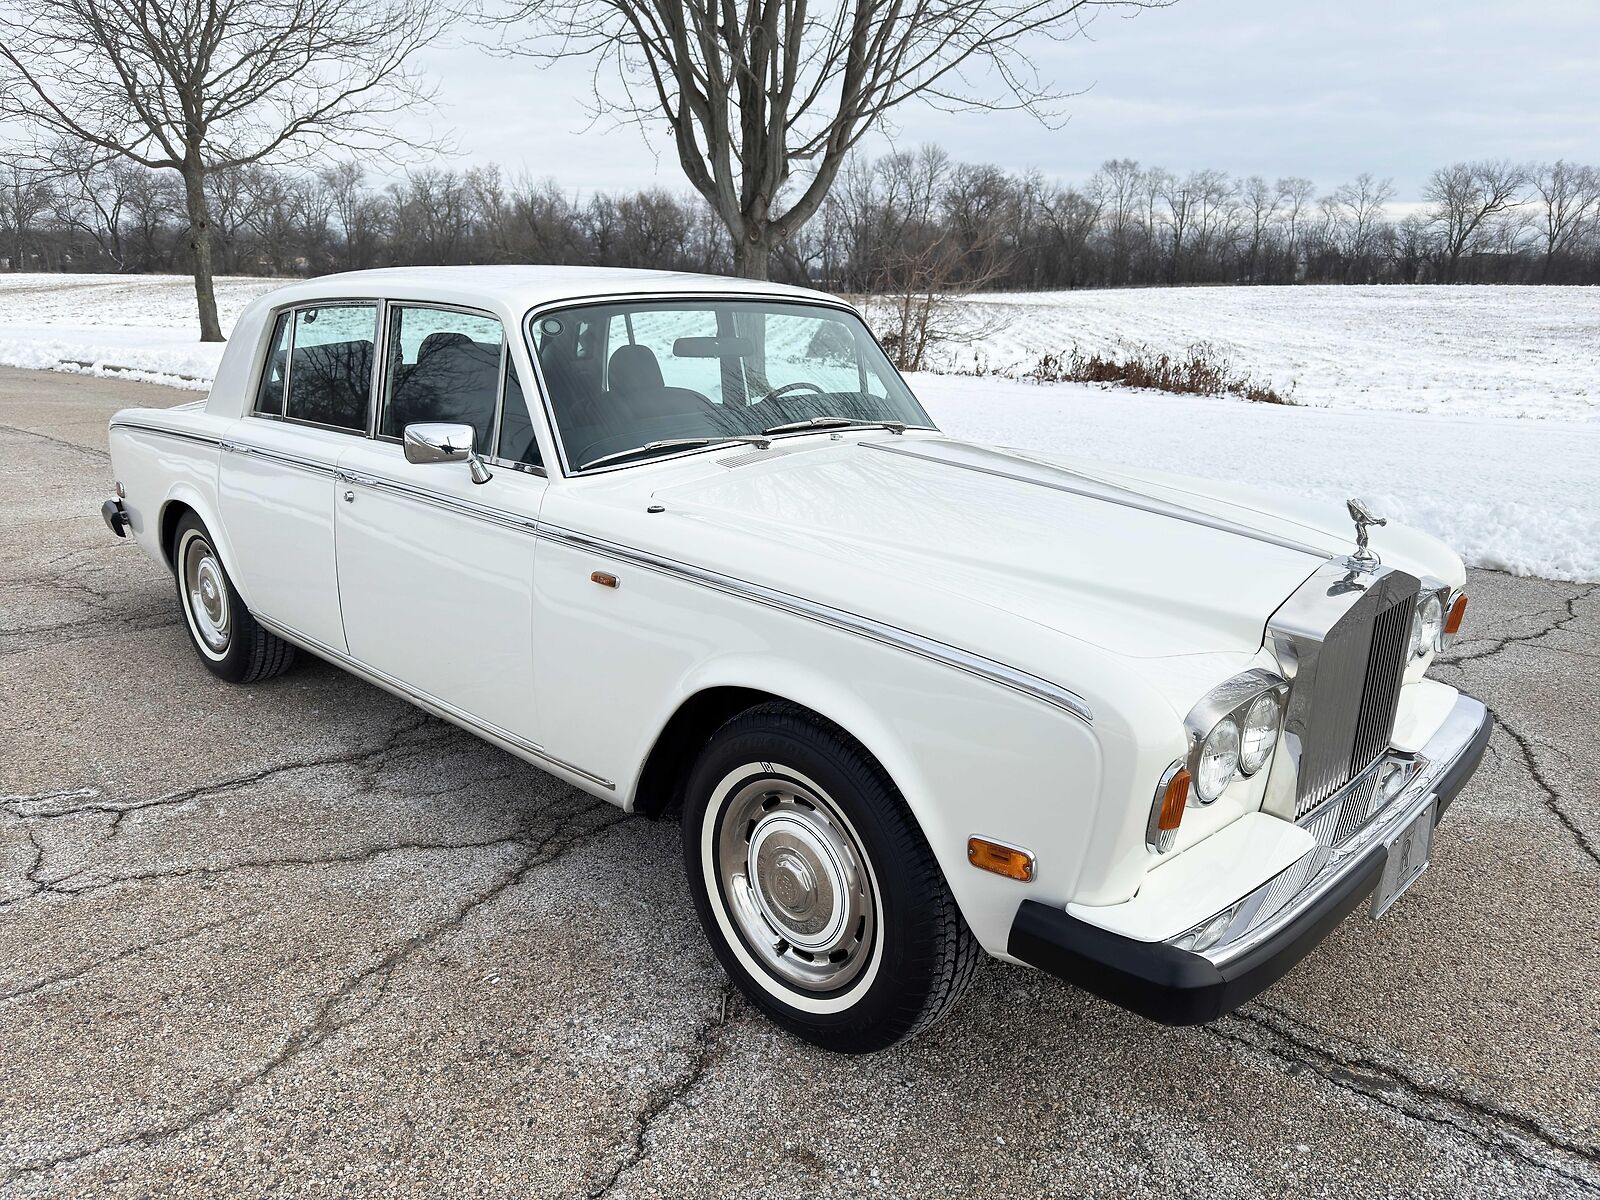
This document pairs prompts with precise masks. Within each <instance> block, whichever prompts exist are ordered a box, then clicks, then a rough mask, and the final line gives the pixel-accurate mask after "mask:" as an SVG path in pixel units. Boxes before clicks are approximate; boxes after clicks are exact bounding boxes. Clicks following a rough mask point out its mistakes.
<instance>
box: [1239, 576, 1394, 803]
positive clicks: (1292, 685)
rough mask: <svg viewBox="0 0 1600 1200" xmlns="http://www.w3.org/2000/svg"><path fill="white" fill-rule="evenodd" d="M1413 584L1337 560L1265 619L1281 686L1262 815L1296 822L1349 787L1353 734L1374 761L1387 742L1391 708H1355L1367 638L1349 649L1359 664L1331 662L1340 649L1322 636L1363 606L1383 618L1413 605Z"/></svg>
mask: <svg viewBox="0 0 1600 1200" xmlns="http://www.w3.org/2000/svg"><path fill="white" fill-rule="evenodd" d="M1419 586H1420V585H1419V583H1418V581H1417V579H1416V577H1415V576H1412V575H1408V574H1406V573H1405V572H1404V571H1399V570H1395V569H1393V568H1391V567H1382V566H1380V567H1378V568H1376V569H1375V570H1373V571H1364V570H1359V569H1355V568H1352V567H1349V566H1348V565H1347V564H1346V563H1345V561H1344V560H1343V559H1331V560H1329V561H1328V562H1325V563H1323V565H1322V566H1321V567H1319V568H1318V569H1317V570H1316V571H1315V572H1314V573H1313V574H1312V575H1311V577H1310V578H1309V579H1307V580H1306V581H1305V583H1303V584H1301V585H1300V587H1299V588H1297V589H1296V590H1295V591H1294V592H1293V593H1292V594H1291V595H1290V596H1289V598H1288V599H1287V600H1285V601H1284V602H1283V604H1282V605H1280V606H1279V608H1278V610H1277V611H1276V612H1274V613H1273V614H1272V615H1271V616H1270V617H1269V618H1268V619H1267V636H1266V645H1267V648H1268V649H1269V650H1270V651H1271V652H1272V653H1273V655H1274V657H1275V658H1276V659H1277V663H1278V669H1279V672H1280V673H1281V674H1282V675H1283V678H1284V679H1286V680H1288V682H1289V696H1288V702H1287V704H1286V705H1285V706H1284V713H1283V728H1282V731H1281V732H1280V733H1279V735H1278V749H1277V750H1276V751H1275V752H1274V753H1273V757H1272V761H1271V763H1270V764H1269V765H1268V766H1267V767H1266V772H1267V789H1266V796H1265V800H1264V802H1263V807H1264V808H1265V809H1266V810H1267V811H1268V812H1271V813H1274V814H1276V815H1278V816H1281V817H1285V818H1287V819H1290V820H1293V819H1297V818H1298V817H1300V816H1302V815H1304V814H1305V812H1307V811H1308V810H1310V809H1311V808H1314V807H1315V806H1316V805H1317V804H1319V803H1321V802H1322V800H1324V799H1325V798H1326V797H1327V795H1328V794H1329V793H1331V792H1333V791H1336V790H1338V789H1339V788H1342V787H1343V786H1344V785H1345V784H1347V783H1348V782H1350V771H1351V769H1352V768H1351V767H1350V762H1351V759H1352V756H1353V752H1354V749H1355V746H1356V742H1357V740H1358V737H1359V738H1360V740H1361V741H1362V742H1363V744H1364V745H1370V746H1372V747H1373V748H1374V751H1375V753H1374V757H1376V756H1377V754H1376V751H1378V750H1381V747H1382V746H1386V745H1387V744H1388V739H1389V737H1390V736H1391V734H1392V730H1393V722H1394V708H1393V705H1391V706H1390V708H1389V711H1388V712H1387V713H1382V714H1370V713H1363V712H1362V711H1361V708H1362V703H1363V699H1364V689H1365V684H1366V674H1367V670H1368V665H1369V660H1368V657H1367V654H1368V652H1369V651H1370V647H1371V641H1372V634H1371V633H1370V632H1369V633H1368V635H1367V638H1366V640H1365V641H1363V642H1362V643H1361V645H1360V646H1359V647H1358V648H1357V649H1358V650H1359V652H1360V654H1361V659H1360V662H1359V664H1358V663H1356V662H1355V660H1354V659H1345V658H1341V657H1339V653H1340V651H1342V650H1344V649H1346V647H1345V646H1344V645H1343V644H1342V639H1340V638H1337V637H1335V638H1334V640H1333V642H1332V643H1331V645H1330V643H1329V638H1330V635H1334V634H1335V633H1336V632H1337V631H1338V630H1339V627H1340V625H1341V623H1342V622H1344V621H1345V620H1346V619H1347V618H1350V619H1353V620H1360V619H1361V614H1360V612H1358V610H1363V609H1368V608H1370V609H1372V610H1374V612H1375V613H1377V614H1387V613H1388V612H1389V611H1390V609H1391V608H1392V607H1393V606H1394V605H1396V604H1403V603H1406V602H1407V597H1411V598H1412V600H1411V601H1410V602H1411V603H1414V602H1415V601H1414V597H1415V596H1416V594H1417V590H1418V588H1419ZM1374 619H1377V618H1376V617H1375V618H1374ZM1406 619H1407V620H1409V614H1407V617H1406ZM1409 633H1410V630H1409V627H1407V630H1406V638H1407V640H1406V641H1405V642H1404V643H1403V644H1402V646H1401V650H1402V661H1401V662H1399V663H1397V664H1395V672H1396V674H1395V678H1394V685H1395V686H1394V691H1395V695H1394V696H1393V697H1392V698H1391V699H1392V700H1393V701H1394V702H1395V703H1398V693H1399V688H1400V685H1401V682H1402V679H1403V672H1404V667H1405V660H1404V658H1403V655H1404V650H1405V646H1406V645H1408V644H1409ZM1322 676H1325V677H1326V679H1325V680H1324V679H1322V678H1320V677H1322ZM1330 689H1331V690H1330ZM1366 765H1367V764H1362V767H1365V766H1366ZM1357 770H1358V771H1359V768H1357Z"/></svg>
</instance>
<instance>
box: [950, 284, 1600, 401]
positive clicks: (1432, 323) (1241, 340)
mask: <svg viewBox="0 0 1600 1200" xmlns="http://www.w3.org/2000/svg"><path fill="white" fill-rule="evenodd" d="M961 308H962V315H963V317H964V319H965V321H966V322H967V328H969V329H971V330H975V331H979V332H980V336H979V338H978V340H977V341H976V342H974V343H973V344H971V345H967V346H959V347H946V348H945V349H944V350H943V352H942V353H940V354H939V355H938V357H939V360H940V361H938V362H937V363H935V364H934V365H935V366H936V368H937V369H940V370H950V369H958V370H971V369H973V368H974V367H975V366H976V367H981V368H982V369H986V370H991V371H996V372H998V373H1000V374H1002V375H1015V374H1018V373H1020V372H1022V371H1026V370H1027V369H1029V368H1030V367H1032V366H1033V365H1034V364H1035V363H1037V362H1038V361H1039V358H1040V357H1041V356H1042V355H1044V354H1062V353H1065V352H1068V351H1070V350H1072V349H1073V348H1074V347H1077V348H1079V349H1081V350H1083V351H1084V352H1085V353H1090V352H1096V351H1098V352H1101V353H1110V354H1115V355H1117V356H1119V357H1125V356H1126V355H1127V354H1128V353H1129V352H1130V351H1138V350H1141V349H1148V350H1153V351H1156V352H1158V353H1160V352H1165V353H1168V354H1173V355H1181V354H1183V353H1184V351H1186V350H1187V349H1188V348H1189V347H1190V346H1192V345H1194V344H1196V343H1209V344H1210V345H1211V346H1213V347H1215V348H1216V349H1217V350H1218V351H1220V352H1221V353H1222V354H1223V355H1224V356H1225V357H1227V358H1228V359H1229V360H1230V361H1231V362H1232V363H1233V365H1234V366H1235V367H1237V368H1239V369H1240V370H1242V371H1245V372H1248V373H1249V374H1250V375H1252V376H1253V377H1255V378H1256V379H1258V380H1264V381H1270V382H1271V383H1272V384H1273V385H1274V386H1275V387H1276V388H1277V389H1278V390H1279V391H1280V392H1289V391H1290V389H1291V388H1292V389H1293V391H1292V397H1293V399H1294V401H1295V402H1296V403H1297V404H1304V405H1310V406H1313V407H1316V408H1361V409H1381V410H1383V411H1385V412H1428V413H1440V414H1446V415H1449V416H1452V417H1479V416H1493V417H1559V418H1562V419H1566V420H1576V421H1595V420H1600V288H1592V287H1591V288H1581V287H1548V288H1545V287H1451V288H1443V287H1277V288H1130V289H1125V290H1118V291H1079V292H1042V293H1035V294H1026V293H1024V294H995V295H985V296H983V297H982V298H981V299H976V298H975V299H971V300H967V301H963V302H962V305H961Z"/></svg>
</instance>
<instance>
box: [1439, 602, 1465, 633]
mask: <svg viewBox="0 0 1600 1200" xmlns="http://www.w3.org/2000/svg"><path fill="white" fill-rule="evenodd" d="M1466 615H1467V594H1466V593H1465V592H1462V593H1461V594H1460V595H1459V596H1457V597H1456V599H1455V603H1454V604H1452V605H1451V606H1450V612H1449V613H1448V614H1447V615H1446V616H1445V619H1444V632H1445V636H1446V637H1455V635H1456V634H1457V633H1458V632H1460V630H1461V622H1462V621H1463V620H1464V619H1465V618H1466Z"/></svg>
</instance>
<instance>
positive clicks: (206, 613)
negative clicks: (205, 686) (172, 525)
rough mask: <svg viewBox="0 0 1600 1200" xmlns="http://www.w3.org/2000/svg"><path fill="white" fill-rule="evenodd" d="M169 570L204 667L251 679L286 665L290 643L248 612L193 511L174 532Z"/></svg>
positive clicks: (291, 652)
mask: <svg viewBox="0 0 1600 1200" xmlns="http://www.w3.org/2000/svg"><path fill="white" fill-rule="evenodd" d="M172 569H173V573H174V574H175V575H176V576H177V577H178V604H179V606H180V607H181V608H182V609H183V616H184V623H185V624H186V625H187V626H188V627H189V640H190V641H191V642H192V643H193V644H194V652H195V653H196V654H197V655H199V657H200V661H201V662H202V663H204V664H205V665H206V669H207V670H208V671H210V672H211V673H212V674H213V675H216V676H217V677H218V678H221V679H226V680H227V681H228V682H229V683H255V682H257V681H258V680H262V679H271V678H272V677H273V676H274V675H281V674H283V672H285V671H287V670H288V669H289V667H290V666H291V665H292V664H293V662H294V647H293V646H291V645H290V644H289V643H288V642H286V641H284V640H283V639H282V638H280V637H278V636H277V635H276V634H272V633H269V632H268V631H267V630H266V629H264V628H262V626H261V623H260V622H259V621H257V620H256V619H255V617H253V616H251V615H250V610H249V609H248V608H246V607H245V603H244V601H243V600H242V599H241V598H240V597H239V592H238V589H236V588H235V587H234V586H233V580H231V579H229V578H228V572H227V570H226V569H225V568H224V567H223V565H222V558H221V556H220V555H219V554H218V553H217V551H216V547H215V546H214V545H213V544H212V541H211V533H210V531H209V530H207V529H206V527H205V523H204V522H203V521H201V520H200V518H199V517H197V516H195V515H194V513H192V512H190V513H185V514H184V515H183V517H182V518H181V519H179V521H178V528H177V529H176V530H175V531H174V533H173V545H172Z"/></svg>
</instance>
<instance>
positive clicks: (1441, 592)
mask: <svg viewBox="0 0 1600 1200" xmlns="http://www.w3.org/2000/svg"><path fill="white" fill-rule="evenodd" d="M1466 611H1467V594H1466V593H1465V592H1454V593H1452V592H1451V591H1450V589H1449V588H1448V587H1446V586H1445V585H1443V584H1440V583H1434V582H1432V581H1431V580H1424V581H1423V584H1422V592H1421V594H1420V595H1419V596H1418V597H1417V607H1416V608H1415V609H1413V610H1412V615H1411V657H1412V658H1423V657H1425V656H1426V655H1429V654H1434V653H1437V652H1438V651H1440V650H1443V649H1444V645H1445V642H1446V641H1447V640H1448V639H1449V638H1451V637H1454V636H1455V634H1456V632H1457V630H1459V629H1460V628H1461V620H1462V618H1463V617H1464V616H1465V615H1466Z"/></svg>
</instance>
